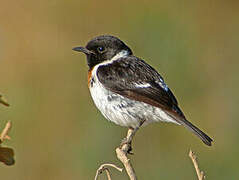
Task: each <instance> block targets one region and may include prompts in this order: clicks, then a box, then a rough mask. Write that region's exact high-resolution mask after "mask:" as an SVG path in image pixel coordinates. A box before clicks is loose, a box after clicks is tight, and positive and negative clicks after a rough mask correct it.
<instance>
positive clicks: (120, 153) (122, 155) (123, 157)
mask: <svg viewBox="0 0 239 180" xmlns="http://www.w3.org/2000/svg"><path fill="white" fill-rule="evenodd" d="M134 133H135V131H134V130H133V129H129V130H128V133H127V137H126V139H128V138H129V137H131V141H132V138H133V136H134ZM130 144H131V142H130V143H128V144H124V145H123V146H121V147H118V148H117V149H116V154H117V158H118V159H119V160H120V161H121V162H122V163H123V165H124V167H125V169H126V171H127V174H128V176H129V178H130V180H137V177H136V174H135V171H134V168H133V166H132V164H131V162H130V159H129V158H128V156H127V154H128V152H129V150H130V149H131V145H130Z"/></svg>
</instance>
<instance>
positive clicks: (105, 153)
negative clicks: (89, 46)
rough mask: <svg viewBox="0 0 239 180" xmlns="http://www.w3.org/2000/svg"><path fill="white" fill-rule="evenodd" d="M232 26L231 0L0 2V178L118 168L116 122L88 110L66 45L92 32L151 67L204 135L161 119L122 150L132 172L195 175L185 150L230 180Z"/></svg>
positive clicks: (237, 21) (236, 16)
mask: <svg viewBox="0 0 239 180" xmlns="http://www.w3.org/2000/svg"><path fill="white" fill-rule="evenodd" d="M238 32H239V3H238V2H237V1H233V0H229V1H222V0H217V1H216V0H209V1H208V0H203V1H189V0H185V1H176V0H171V1H166V0H164V1H163V0H162V1H156V0H155V1H145V0H132V1H130V2H129V1H126V0H122V1H110V0H108V1H104V0H103V1H83V0H68V1H63V0H58V1H57V0H42V1H30V0H21V1H17V0H13V1H2V2H1V6H0V92H1V93H2V94H4V95H5V97H6V98H7V99H8V102H9V103H10V104H11V107H9V108H6V107H2V106H0V128H2V127H3V126H4V124H5V123H6V122H7V121H8V120H11V121H12V123H13V128H12V130H11V132H10V135H11V137H12V140H11V141H8V142H6V143H5V145H8V146H10V147H13V148H14V149H15V153H16V156H15V157H16V164H15V165H14V166H12V167H6V166H4V165H3V164H0V179H4V180H42V179H44V180H65V179H70V180H76V179H77V180H79V179H93V177H94V175H95V172H96V169H97V168H98V167H99V165H100V164H101V163H104V162H113V163H116V164H117V165H120V166H121V164H120V162H119V161H118V160H117V159H116V156H115V147H116V146H118V144H119V143H120V141H121V139H122V138H123V137H124V136H125V133H126V128H122V127H119V126H116V125H114V124H112V123H109V122H107V121H106V120H105V119H104V118H103V116H102V115H101V114H100V113H99V111H97V109H96V108H95V106H94V105H93V102H92V100H91V97H90V94H89V91H88V89H87V80H86V77H87V70H88V67H87V66H86V60H85V56H84V55H82V54H78V53H76V52H73V51H72V50H71V49H72V48H73V47H75V46H78V45H85V44H86V43H87V42H88V40H90V39H91V38H93V37H95V36H97V35H100V34H112V35H115V36H118V37H119V38H120V39H122V40H123V41H124V42H126V43H127V44H128V45H129V46H130V47H131V48H132V50H133V52H134V54H135V55H137V56H139V57H141V58H143V59H145V60H146V61H147V62H148V63H149V64H151V65H152V66H153V67H155V68H156V69H157V70H158V71H159V72H160V73H161V75H162V76H164V79H165V81H166V82H167V84H168V85H169V87H170V88H171V89H172V91H173V92H174V94H175V95H176V97H177V99H178V101H179V104H180V107H181V108H182V109H183V111H184V113H185V115H186V116H187V117H188V119H189V120H190V121H191V122H193V123H194V124H196V125H197V126H198V127H200V128H201V129H202V130H204V131H205V132H207V133H208V134H209V135H210V136H211V137H212V138H213V139H214V140H215V143H214V144H213V146H212V147H206V146H205V145H204V144H203V143H202V142H201V141H200V140H199V139H198V138H197V137H195V136H194V135H192V134H191V132H189V131H187V130H186V129H184V128H183V127H180V126H176V125H173V124H166V123H158V124H151V125H149V126H147V127H145V128H142V129H141V130H140V131H139V132H138V133H137V135H136V137H135V139H134V142H133V148H134V149H133V150H134V153H135V155H134V156H132V161H133V164H134V166H135V169H136V172H137V175H138V177H139V179H145V180H146V179H196V176H195V171H194V168H193V166H192V164H191V161H190V159H189V158H188V151H189V148H192V150H194V151H195V152H196V153H197V155H198V156H199V163H200V167H201V168H202V169H203V170H204V171H205V172H206V176H207V177H208V179H217V180H219V179H220V180H223V179H238V177H239V171H238V160H239V158H238V152H239V141H238V139H239V133H238V127H239V120H238V115H239V112H238V105H239V98H238V91H239V83H238V82H239V81H238V80H239V72H238V66H239V61H238V58H239V35H238ZM112 173H113V179H114V180H117V179H127V176H126V174H125V172H124V173H119V172H117V171H115V170H112ZM101 178H102V179H104V178H105V177H104V175H102V177H101Z"/></svg>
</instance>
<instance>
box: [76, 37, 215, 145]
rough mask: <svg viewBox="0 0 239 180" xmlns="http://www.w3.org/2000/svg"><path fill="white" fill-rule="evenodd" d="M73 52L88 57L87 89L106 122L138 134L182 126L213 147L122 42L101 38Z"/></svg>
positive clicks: (158, 78)
mask: <svg viewBox="0 0 239 180" xmlns="http://www.w3.org/2000/svg"><path fill="white" fill-rule="evenodd" d="M73 50H75V51H80V52H83V53H85V55H86V56H87V63H88V66H89V72H88V87H89V89H90V93H91V96H92V98H93V100H94V103H95V105H96V107H97V108H98V109H99V110H100V112H101V113H102V114H103V116H104V117H105V118H106V119H108V120H109V121H112V122H114V123H115V124H117V125H120V126H125V127H129V128H133V129H135V131H136V130H137V129H138V128H139V127H140V126H141V125H147V124H149V123H152V122H160V121H163V122H171V123H175V124H178V125H183V126H184V127H186V128H187V129H189V130H190V131H192V132H193V133H194V134H196V135H197V136H198V137H199V138H200V139H201V140H202V141H203V142H204V143H205V144H206V145H208V146H211V142H212V139H211V138H210V137H209V136H207V135H206V134H205V133H204V132H202V131H201V130H200V129H198V128H197V127H196V126H194V125H193V124H192V123H190V122H189V121H188V120H187V119H186V118H185V116H184V114H183V112H182V111H181V110H180V108H179V107H178V102H177V100H176V98H175V96H174V95H173V93H172V91H171V90H170V89H169V88H168V86H167V85H166V84H165V82H164V80H163V78H162V77H161V75H160V74H159V73H158V72H157V71H156V70H155V69H154V68H153V67H151V66H150V65H149V64H147V63H146V62H145V61H143V60H142V59H140V58H138V57H136V56H134V55H133V52H132V51H131V49H130V48H129V47H128V46H127V45H126V44H125V43H124V42H122V41H121V40H120V39H118V38H117V37H114V36H110V35H102V36H98V37H96V38H94V39H92V40H91V41H89V42H88V44H87V45H86V47H76V48H73Z"/></svg>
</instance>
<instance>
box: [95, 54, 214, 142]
mask: <svg viewBox="0 0 239 180" xmlns="http://www.w3.org/2000/svg"><path fill="white" fill-rule="evenodd" d="M97 77H98V79H99V81H100V82H101V83H102V84H103V85H104V86H105V88H107V89H108V90H110V91H112V92H115V93H117V94H120V95H122V96H124V97H127V98H129V99H133V100H136V101H141V102H144V103H147V104H150V105H152V106H156V107H159V108H161V109H163V110H165V112H166V113H167V114H168V115H169V116H171V117H172V118H173V119H175V121H176V122H178V123H179V124H182V125H184V126H185V127H187V128H188V129H190V130H191V131H192V132H194V133H195V134H196V135H198V136H199V137H200V138H201V139H202V140H203V142H204V143H205V144H207V145H211V141H212V140H211V139H210V138H209V137H208V136H207V135H206V134H204V133H203V132H202V131H201V130H199V129H198V128H197V127H195V126H194V125H192V124H191V123H190V122H189V121H187V120H186V118H185V116H184V114H183V112H182V111H181V110H180V108H179V107H178V103H177V100H176V98H175V97H174V95H173V93H172V92H171V90H170V89H169V88H168V87H167V85H166V84H165V83H164V81H163V78H162V77H161V76H160V74H159V73H158V72H157V71H156V70H155V69H154V68H152V67H151V66H150V65H148V64H147V63H145V62H144V61H143V60H141V59H138V58H137V57H134V56H129V57H126V58H121V59H119V60H117V61H114V62H113V63H112V64H107V66H105V65H102V66H100V67H99V68H98V71H97Z"/></svg>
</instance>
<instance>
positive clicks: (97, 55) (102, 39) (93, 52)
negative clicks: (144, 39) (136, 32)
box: [73, 35, 132, 68]
mask: <svg viewBox="0 0 239 180" xmlns="http://www.w3.org/2000/svg"><path fill="white" fill-rule="evenodd" d="M73 50H75V51H79V52H83V53H85V54H86V56H87V63H88V66H89V67H90V68H93V67H94V66H95V65H97V64H99V63H101V62H103V61H106V60H110V59H112V58H113V57H114V56H115V55H117V54H118V53H120V52H122V51H124V52H126V53H127V54H128V55H131V54H132V51H131V49H130V48H129V47H128V46H127V45H126V44H124V43H123V42H122V41H121V40H120V39H118V38H117V37H114V36H110V35H103V36H98V37H96V38H94V39H92V40H91V41H89V42H88V43H87V45H86V47H76V48H73Z"/></svg>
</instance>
